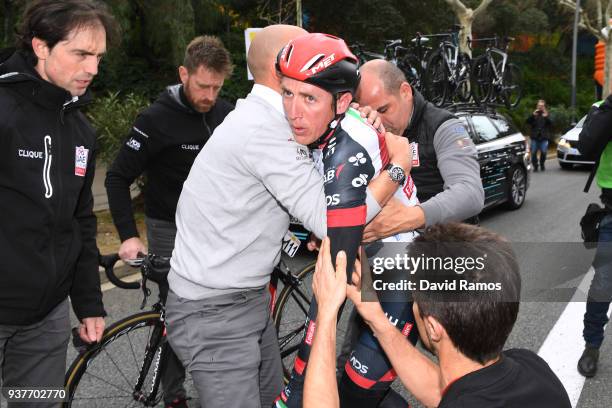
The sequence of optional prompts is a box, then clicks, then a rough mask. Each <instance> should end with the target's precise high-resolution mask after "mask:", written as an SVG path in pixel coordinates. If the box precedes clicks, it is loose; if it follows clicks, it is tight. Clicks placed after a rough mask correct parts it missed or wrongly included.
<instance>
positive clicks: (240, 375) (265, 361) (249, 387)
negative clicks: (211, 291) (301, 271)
mask: <svg viewBox="0 0 612 408" xmlns="http://www.w3.org/2000/svg"><path fill="white" fill-rule="evenodd" d="M269 301H270V294H269V292H268V291H267V290H266V289H265V288H262V289H258V290H249V291H244V292H236V293H231V294H226V295H220V296H215V297H212V298H208V299H202V300H188V299H183V298H181V297H178V296H177V295H176V294H175V293H174V292H172V291H170V294H169V295H168V302H167V314H166V324H167V330H168V340H169V341H170V344H171V345H172V347H173V348H174V350H175V352H176V354H177V355H178V356H179V358H180V359H181V361H182V362H183V364H184V366H185V367H186V368H187V370H188V371H189V373H190V374H191V376H192V378H193V381H194V384H195V387H196V389H197V390H198V394H199V396H200V401H202V406H203V407H206V408H224V407H230V406H231V407H249V408H251V407H252V408H260V407H264V408H267V407H270V406H272V403H273V402H274V399H275V398H276V397H277V396H278V395H279V394H280V392H281V390H282V384H283V382H282V366H281V359H280V351H279V348H278V339H277V337H276V331H275V330H274V324H273V322H272V319H271V318H270V310H269Z"/></svg>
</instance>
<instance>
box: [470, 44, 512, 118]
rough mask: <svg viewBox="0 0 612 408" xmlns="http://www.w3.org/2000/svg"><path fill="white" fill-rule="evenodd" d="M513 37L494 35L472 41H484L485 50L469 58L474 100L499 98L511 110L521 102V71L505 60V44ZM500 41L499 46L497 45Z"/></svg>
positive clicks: (491, 101) (506, 49) (483, 100)
mask: <svg viewBox="0 0 612 408" xmlns="http://www.w3.org/2000/svg"><path fill="white" fill-rule="evenodd" d="M513 40H514V38H512V37H504V38H503V39H501V40H500V39H499V38H498V37H497V36H495V37H491V38H480V39H476V40H472V42H486V43H487V47H486V50H485V53H484V54H482V55H480V56H478V57H476V58H474V60H473V61H472V67H471V78H472V93H473V96H474V100H475V101H476V103H478V104H483V103H495V102H498V101H501V102H502V103H503V104H504V105H505V106H506V107H507V108H508V109H512V108H516V107H517V106H518V104H519V102H520V101H521V97H522V95H523V90H522V87H521V82H522V74H521V70H520V69H519V67H517V66H516V65H514V64H512V63H508V46H509V44H510V42H511V41H513ZM500 42H501V43H502V44H501V47H498V44H499V43H500ZM496 56H499V57H501V60H499V61H496Z"/></svg>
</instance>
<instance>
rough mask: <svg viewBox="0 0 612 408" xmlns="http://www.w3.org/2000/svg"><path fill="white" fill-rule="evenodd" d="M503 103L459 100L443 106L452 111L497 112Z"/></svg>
mask: <svg viewBox="0 0 612 408" xmlns="http://www.w3.org/2000/svg"><path fill="white" fill-rule="evenodd" d="M503 106H504V105H501V104H492V103H483V104H480V105H479V104H477V103H474V102H458V103H449V104H444V105H442V106H441V108H442V109H446V110H448V111H450V112H453V113H454V112H459V111H463V112H477V113H488V114H497V108H500V107H503Z"/></svg>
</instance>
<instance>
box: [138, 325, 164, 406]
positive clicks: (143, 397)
mask: <svg viewBox="0 0 612 408" xmlns="http://www.w3.org/2000/svg"><path fill="white" fill-rule="evenodd" d="M162 321H163V314H162ZM160 344H161V347H160ZM168 347H169V345H168V340H167V338H166V327H165V326H156V327H155V328H154V329H153V333H152V334H151V337H150V338H149V343H148V344H147V348H146V351H145V358H144V360H143V362H142V367H141V368H140V373H139V374H138V381H137V382H136V386H135V387H134V392H133V393H132V396H133V397H134V400H135V401H138V402H141V403H143V404H144V405H145V406H147V407H153V406H155V405H157V402H158V400H157V393H158V392H159V385H160V383H161V374H162V373H163V372H164V371H165V369H166V354H168ZM157 348H159V351H158V352H156V353H154V352H153V351H154V350H157ZM154 359H155V366H154V369H153V377H152V378H151V380H150V386H151V388H150V392H149V394H148V395H147V393H146V392H145V390H146V388H145V380H146V377H147V373H148V372H149V369H150V368H151V364H153V360H154ZM143 388H145V390H143Z"/></svg>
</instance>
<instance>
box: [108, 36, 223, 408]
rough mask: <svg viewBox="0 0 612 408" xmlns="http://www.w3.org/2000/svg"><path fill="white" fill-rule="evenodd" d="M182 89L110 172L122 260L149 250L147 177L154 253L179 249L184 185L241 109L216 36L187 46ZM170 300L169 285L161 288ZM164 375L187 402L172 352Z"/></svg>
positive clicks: (160, 103) (168, 94)
mask: <svg viewBox="0 0 612 408" xmlns="http://www.w3.org/2000/svg"><path fill="white" fill-rule="evenodd" d="M178 71H179V76H180V79H181V84H178V85H173V86H169V87H168V88H166V90H165V91H164V92H162V93H161V95H160V96H159V97H158V99H157V100H156V101H155V102H154V103H153V104H152V105H151V106H150V107H149V108H148V109H146V110H145V111H144V112H142V113H141V114H140V115H139V116H138V118H137V119H136V122H135V123H134V126H133V127H132V129H131V131H130V133H129V135H128V137H127V140H126V142H125V143H124V144H123V146H122V147H121V149H120V151H119V153H118V155H117V157H116V159H115V161H114V162H113V164H112V166H111V167H110V169H109V170H108V172H107V175H106V190H107V193H108V202H109V205H110V210H111V213H112V216H113V221H114V223H115V226H116V227H117V230H118V232H119V237H120V239H121V247H120V248H119V256H120V257H121V259H123V260H128V259H133V258H136V257H137V256H138V253H139V252H142V253H146V252H147V250H146V249H145V245H144V244H143V242H142V241H141V240H140V237H139V235H138V231H137V229H136V222H135V221H134V212H133V210H132V203H131V199H130V185H131V184H132V182H133V181H134V180H135V179H136V178H137V177H138V176H140V175H141V174H143V173H145V174H146V177H147V179H146V186H145V189H144V191H145V215H146V219H145V221H146V225H147V241H148V244H149V252H150V253H153V254H155V255H160V256H166V257H170V256H171V255H172V250H173V249H174V238H175V236H176V224H175V222H174V216H175V213H176V205H177V203H178V199H179V196H180V193H181V190H182V188H183V183H184V182H185V179H186V178H187V175H188V174H189V170H190V169H191V166H192V164H193V161H194V160H195V158H196V156H197V155H198V153H199V152H200V150H201V149H202V147H204V144H205V143H206V141H207V140H208V138H209V137H210V135H211V134H212V132H213V131H214V129H215V128H216V127H217V126H218V125H219V124H221V122H222V121H223V119H225V116H227V114H228V113H229V112H230V111H231V110H232V109H233V108H234V107H233V106H232V105H231V104H230V103H228V102H226V101H224V100H221V99H218V98H217V96H218V94H219V91H220V90H221V87H222V86H223V82H224V81H225V79H226V78H228V77H229V76H230V75H231V72H232V63H231V60H230V55H229V52H228V51H227V50H226V49H225V48H224V47H223V44H222V43H221V41H220V40H219V39H218V38H216V37H212V36H202V37H197V38H195V39H194V40H192V41H191V43H190V44H189V45H188V46H187V50H186V52H185V60H184V62H183V65H182V66H181V67H179V70H178ZM162 293H163V294H164V297H165V296H166V295H167V286H166V285H162ZM166 367H167V368H166V371H165V373H163V374H162V386H163V388H164V400H165V403H166V406H168V407H183V406H186V405H185V402H184V401H185V390H184V389H183V387H182V383H183V380H184V377H185V374H184V369H183V367H182V365H181V363H180V361H179V360H178V359H177V357H176V356H175V355H174V353H173V352H172V353H170V355H169V361H168V364H167V365H166Z"/></svg>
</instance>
